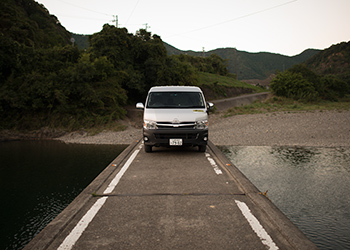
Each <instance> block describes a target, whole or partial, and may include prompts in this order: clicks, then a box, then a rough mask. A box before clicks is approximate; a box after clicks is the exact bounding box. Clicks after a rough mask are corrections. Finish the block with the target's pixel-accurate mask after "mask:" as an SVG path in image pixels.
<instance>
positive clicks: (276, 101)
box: [224, 64, 350, 117]
mask: <svg viewBox="0 0 350 250" xmlns="http://www.w3.org/2000/svg"><path fill="white" fill-rule="evenodd" d="M270 88H271V96H270V97H269V98H268V99H267V100H263V101H261V100H260V101H257V102H254V103H252V104H250V105H245V106H241V107H234V108H231V109H229V110H227V112H226V113H225V114H224V116H226V117H227V116H232V115H239V114H261V113H272V112H299V111H316V110H318V111H324V110H337V111H344V110H350V85H349V83H347V82H345V81H344V80H341V79H339V78H337V77H335V76H334V75H319V74H316V73H315V72H314V71H312V70H311V69H310V68H308V67H307V66H305V65H303V64H297V65H295V66H293V67H292V68H290V69H288V70H287V71H285V72H280V73H279V74H278V75H277V76H276V77H275V78H274V79H273V80H272V82H271V84H270Z"/></svg>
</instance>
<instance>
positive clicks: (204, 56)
mask: <svg viewBox="0 0 350 250" xmlns="http://www.w3.org/2000/svg"><path fill="white" fill-rule="evenodd" d="M202 51H203V57H205V50H204V47H202Z"/></svg>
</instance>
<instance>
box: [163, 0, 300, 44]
mask: <svg viewBox="0 0 350 250" xmlns="http://www.w3.org/2000/svg"><path fill="white" fill-rule="evenodd" d="M296 1H298V0H292V1H289V2H287V3H283V4H279V5H276V6H273V7H270V8H266V9H263V10H259V11H256V12H253V13H250V14H247V15H243V16H240V17H236V18H233V19H230V20H226V21H223V22H220V23H215V24H212V25H208V26H205V27H201V28H198V29H194V30H190V31H186V32H183V33H180V34H176V35H172V36H179V35H183V34H187V33H192V32H195V31H199V30H204V29H208V28H211V27H215V26H219V25H222V24H225V23H229V22H234V21H237V20H240V19H243V18H246V17H250V16H253V15H256V14H260V13H262V12H265V11H269V10H272V9H276V8H279V7H282V6H284V5H287V4H291V3H293V2H296ZM170 37H171V36H170Z"/></svg>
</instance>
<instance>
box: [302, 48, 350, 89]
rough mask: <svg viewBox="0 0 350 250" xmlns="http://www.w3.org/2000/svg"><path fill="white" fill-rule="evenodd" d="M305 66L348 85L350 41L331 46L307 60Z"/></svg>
mask: <svg viewBox="0 0 350 250" xmlns="http://www.w3.org/2000/svg"><path fill="white" fill-rule="evenodd" d="M305 64H306V65H307V66H308V67H309V68H311V69H313V70H314V71H315V72H317V73H318V74H322V75H325V74H330V75H335V76H337V77H338V78H339V79H342V80H344V81H346V82H348V83H350V41H349V42H342V43H339V44H336V45H332V46H331V47H329V48H328V49H325V50H323V51H321V52H319V53H318V54H316V55H314V56H313V57H311V58H310V59H308V60H307V61H306V62H305Z"/></svg>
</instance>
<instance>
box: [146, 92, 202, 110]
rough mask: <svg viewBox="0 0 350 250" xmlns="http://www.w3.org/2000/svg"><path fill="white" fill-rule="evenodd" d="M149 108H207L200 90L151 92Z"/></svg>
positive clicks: (148, 102)
mask: <svg viewBox="0 0 350 250" xmlns="http://www.w3.org/2000/svg"><path fill="white" fill-rule="evenodd" d="M146 107H147V108H162V109H164V108H205V103H204V99H203V96H202V93H200V92H151V93H149V95H148V101H147V104H146Z"/></svg>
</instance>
